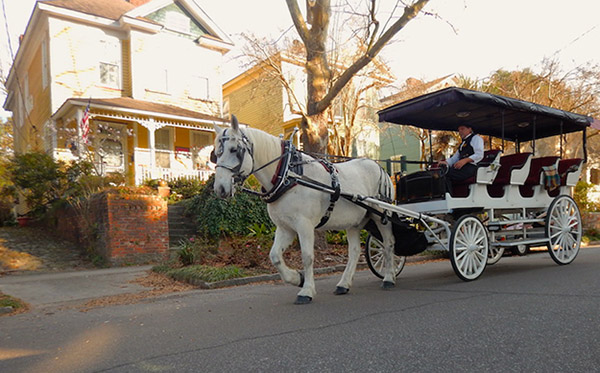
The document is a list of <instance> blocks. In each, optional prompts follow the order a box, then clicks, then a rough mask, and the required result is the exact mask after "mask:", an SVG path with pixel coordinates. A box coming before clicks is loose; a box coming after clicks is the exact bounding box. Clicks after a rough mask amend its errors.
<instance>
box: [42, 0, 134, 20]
mask: <svg viewBox="0 0 600 373" xmlns="http://www.w3.org/2000/svg"><path fill="white" fill-rule="evenodd" d="M40 3H42V4H47V5H53V6H57V7H61V8H65V9H70V10H75V11H77V12H81V13H86V14H90V15H94V16H99V17H104V18H108V19H112V20H118V19H119V18H121V16H122V15H123V14H125V13H127V12H129V11H130V10H132V9H134V8H135V7H136V6H135V5H133V4H131V3H128V2H127V1H125V0H45V1H40Z"/></svg>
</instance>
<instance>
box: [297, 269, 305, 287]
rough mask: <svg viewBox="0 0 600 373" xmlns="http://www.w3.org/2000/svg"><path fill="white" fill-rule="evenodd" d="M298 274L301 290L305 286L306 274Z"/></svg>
mask: <svg viewBox="0 0 600 373" xmlns="http://www.w3.org/2000/svg"><path fill="white" fill-rule="evenodd" d="M298 274H299V275H300V285H298V287H299V288H301V287H303V286H304V273H302V272H300V271H298Z"/></svg>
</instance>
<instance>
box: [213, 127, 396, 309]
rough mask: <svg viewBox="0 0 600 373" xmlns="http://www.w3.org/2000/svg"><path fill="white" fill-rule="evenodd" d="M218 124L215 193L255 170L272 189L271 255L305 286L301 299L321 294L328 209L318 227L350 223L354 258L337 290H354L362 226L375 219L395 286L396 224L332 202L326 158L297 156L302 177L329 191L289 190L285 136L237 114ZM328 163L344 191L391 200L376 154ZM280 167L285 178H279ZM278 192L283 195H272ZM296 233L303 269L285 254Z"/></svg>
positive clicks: (226, 191) (223, 193)
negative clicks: (317, 259) (320, 235)
mask: <svg viewBox="0 0 600 373" xmlns="http://www.w3.org/2000/svg"><path fill="white" fill-rule="evenodd" d="M215 129H216V132H217V137H216V139H215V155H216V163H217V166H216V171H215V184H214V190H215V193H216V194H217V195H218V196H220V197H222V198H226V197H230V196H232V195H233V193H234V185H235V182H236V181H237V182H239V181H241V180H244V179H245V178H247V177H248V176H249V175H251V174H254V175H255V176H256V178H257V179H258V181H259V182H260V184H261V185H262V187H263V188H264V189H265V190H267V191H269V192H270V193H269V192H268V193H266V194H265V195H269V197H267V203H268V206H267V209H268V212H269V216H270V217H271V220H272V221H273V222H274V223H275V225H276V226H277V229H276V231H275V240H274V242H273V247H272V248H271V252H270V259H271V261H272V263H273V265H274V266H275V267H276V268H277V270H278V271H279V274H280V275H281V279H282V280H283V281H284V282H287V283H290V284H293V285H297V286H300V287H301V288H302V289H301V290H300V292H299V293H298V295H297V298H296V302H295V303H296V304H306V303H310V302H311V301H312V298H313V297H314V296H315V294H316V291H315V283H314V273H313V261H314V237H315V227H316V226H317V225H320V223H322V222H323V220H326V219H324V218H323V217H324V216H326V215H328V213H327V211H328V210H329V213H330V216H329V219H328V220H327V221H326V223H325V224H324V225H322V226H321V227H319V228H318V229H320V230H344V229H345V230H346V233H347V237H348V258H349V259H348V263H347V265H346V268H345V270H344V273H343V275H342V278H341V279H340V281H339V282H338V284H337V287H336V290H335V292H334V293H335V294H345V293H347V292H348V291H349V289H350V286H351V285H352V278H353V276H354V273H355V271H356V265H357V262H358V259H359V256H360V231H361V229H362V228H363V227H364V226H365V224H367V223H368V221H369V220H371V219H372V220H373V221H374V222H375V224H376V225H377V228H378V229H379V232H380V233H381V236H382V238H383V245H384V248H385V249H384V255H383V257H384V273H385V276H384V279H383V283H382V288H384V289H386V288H391V287H393V286H395V280H396V277H395V273H394V266H393V259H392V258H393V248H394V236H393V233H392V224H391V223H390V222H382V219H381V217H380V216H379V215H378V214H377V213H375V212H373V211H367V210H366V209H365V208H363V207H360V206H358V205H357V204H355V203H353V202H350V201H348V200H347V199H345V198H340V199H339V200H338V201H337V202H332V198H331V195H333V194H335V193H331V191H332V190H333V189H335V187H334V186H333V184H335V183H334V182H333V181H332V180H333V178H332V175H331V174H330V172H329V171H328V170H327V163H320V162H319V161H318V160H315V159H314V158H312V157H310V156H308V155H306V154H304V153H298V154H301V155H300V159H297V160H296V162H292V163H302V174H303V176H302V178H304V179H305V180H310V182H311V183H312V184H315V182H316V183H317V184H318V183H320V184H321V185H322V186H323V187H326V188H325V189H329V193H328V192H326V191H323V190H317V189H313V188H311V187H307V186H305V185H295V186H294V187H292V188H290V189H287V186H286V189H285V190H284V189H282V188H284V184H285V181H286V180H288V181H289V180H290V179H287V176H289V175H284V173H285V172H286V171H287V170H282V167H284V168H285V167H289V166H290V165H289V164H288V165H286V164H284V165H283V166H282V165H278V163H280V162H284V163H285V159H286V156H287V153H286V150H285V149H283V147H282V140H280V139H279V138H277V137H275V136H272V135H269V134H267V133H265V132H263V131H260V130H257V129H253V128H245V129H243V130H242V129H240V127H239V124H238V121H237V119H236V118H235V116H232V121H231V128H226V129H224V128H221V127H219V126H217V125H215ZM329 165H330V167H332V168H334V170H335V171H337V178H338V179H339V186H340V188H341V193H342V195H343V194H346V195H348V194H350V195H362V196H369V197H379V198H385V199H388V200H391V198H392V193H393V187H392V181H391V179H390V177H389V176H388V175H387V174H386V173H385V171H383V170H382V169H381V167H380V166H379V165H378V164H377V163H376V162H374V161H373V160H369V159H364V158H363V159H355V160H351V161H349V162H344V163H337V164H335V166H331V164H329ZM295 170H296V171H298V170H297V169H295ZM335 171H334V172H333V173H334V174H335ZM277 173H278V174H280V175H282V177H283V178H279V179H278V178H277V177H276V174H277ZM274 175H275V176H274ZM334 178H335V176H334ZM280 187H281V188H280ZM327 187H328V188H327ZM274 189H277V190H274ZM338 191H339V189H338ZM281 193H283V194H281ZM273 194H280V195H278V196H275V198H270V197H273ZM338 195H339V194H338ZM263 197H264V195H263ZM263 199H265V198H263ZM273 199H275V200H273ZM332 208H333V209H332ZM296 235H298V238H299V241H300V247H301V252H302V262H303V266H304V273H301V272H298V271H296V270H292V269H290V268H289V267H288V266H287V265H286V264H285V262H284V260H283V253H284V252H285V250H286V249H287V248H288V247H289V246H290V245H291V244H292V242H293V240H294V238H295V237H296Z"/></svg>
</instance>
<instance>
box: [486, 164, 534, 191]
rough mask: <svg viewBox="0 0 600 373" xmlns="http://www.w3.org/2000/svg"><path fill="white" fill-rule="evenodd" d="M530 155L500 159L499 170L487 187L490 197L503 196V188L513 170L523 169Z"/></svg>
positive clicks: (508, 181)
mask: <svg viewBox="0 0 600 373" xmlns="http://www.w3.org/2000/svg"><path fill="white" fill-rule="evenodd" d="M529 157H531V153H515V154H509V155H505V156H503V157H501V158H500V169H499V170H498V174H497V175H496V178H495V179H494V181H493V182H492V184H491V185H488V186H487V190H488V194H489V195H490V197H494V198H500V197H503V196H504V186H506V185H509V184H510V176H511V173H512V172H513V171H514V170H518V169H521V168H523V166H525V164H526V163H527V160H528V159H529Z"/></svg>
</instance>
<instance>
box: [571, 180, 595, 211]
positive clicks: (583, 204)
mask: <svg viewBox="0 0 600 373" xmlns="http://www.w3.org/2000/svg"><path fill="white" fill-rule="evenodd" d="M593 186H594V184H590V183H588V182H585V181H583V180H580V181H578V182H577V185H575V190H574V191H573V199H574V200H575V202H576V203H577V205H578V206H579V208H580V209H581V210H582V211H599V210H600V208H599V206H598V205H597V204H596V203H594V202H593V201H590V200H589V198H588V192H589V190H590V189H591V188H592V187H593Z"/></svg>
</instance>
